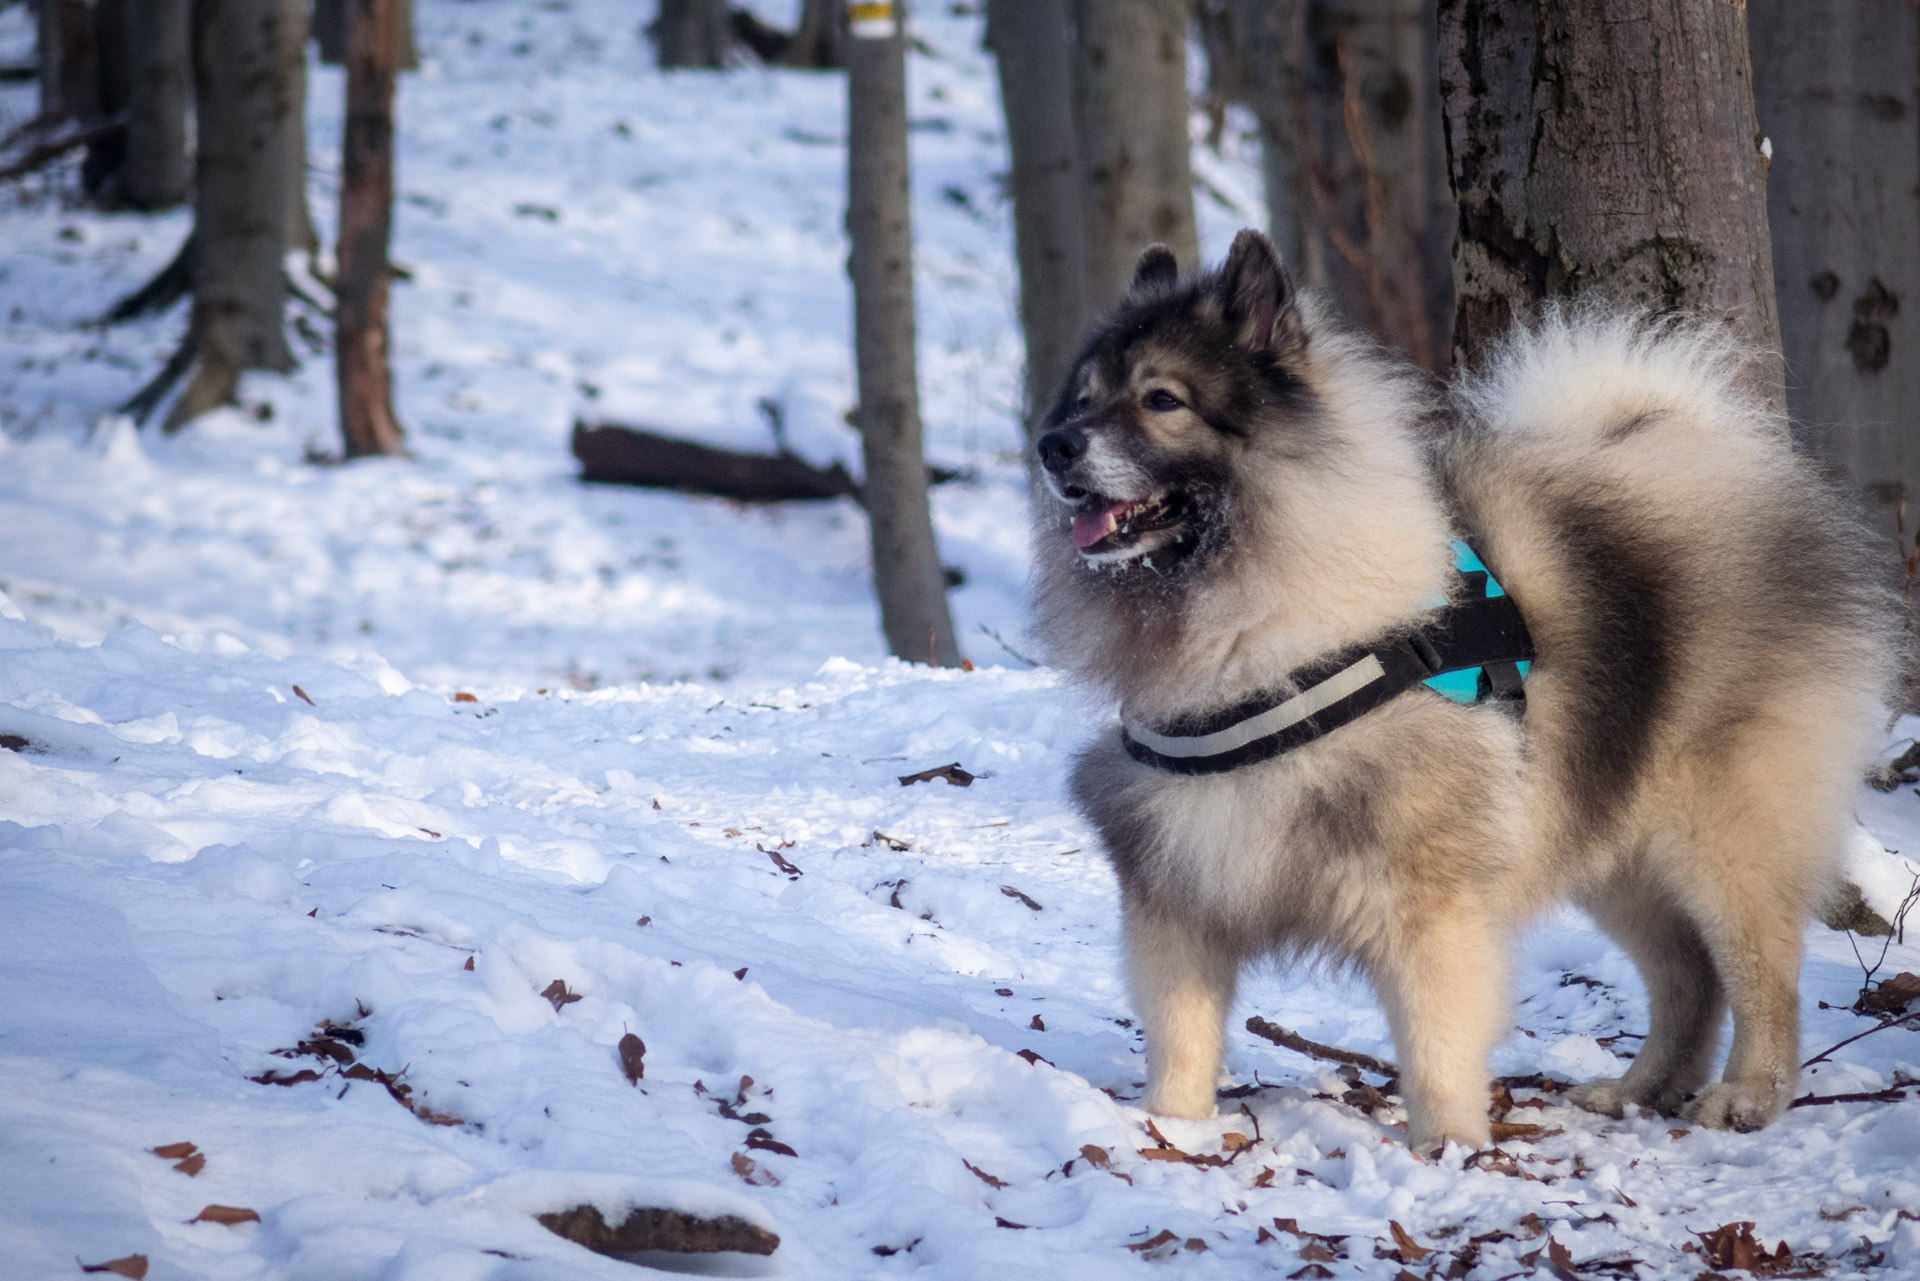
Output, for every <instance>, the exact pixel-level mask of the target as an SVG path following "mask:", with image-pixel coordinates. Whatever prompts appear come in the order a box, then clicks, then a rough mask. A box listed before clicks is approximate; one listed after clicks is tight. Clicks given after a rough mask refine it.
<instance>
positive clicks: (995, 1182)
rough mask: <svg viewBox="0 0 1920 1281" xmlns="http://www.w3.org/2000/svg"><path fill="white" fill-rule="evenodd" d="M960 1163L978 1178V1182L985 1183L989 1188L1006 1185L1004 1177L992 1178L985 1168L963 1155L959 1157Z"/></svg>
mask: <svg viewBox="0 0 1920 1281" xmlns="http://www.w3.org/2000/svg"><path fill="white" fill-rule="evenodd" d="M960 1164H961V1165H964V1166H966V1167H967V1168H968V1169H969V1170H972V1171H973V1177H974V1178H976V1179H978V1180H980V1182H982V1183H984V1184H986V1185H987V1186H988V1187H990V1188H1004V1187H1006V1186H1007V1181H1006V1180H1005V1179H996V1178H994V1177H993V1176H992V1175H991V1174H988V1173H987V1172H986V1171H985V1170H983V1169H981V1168H980V1167H979V1166H977V1165H975V1164H974V1163H973V1162H971V1161H969V1160H967V1159H966V1158H965V1157H961V1158H960Z"/></svg>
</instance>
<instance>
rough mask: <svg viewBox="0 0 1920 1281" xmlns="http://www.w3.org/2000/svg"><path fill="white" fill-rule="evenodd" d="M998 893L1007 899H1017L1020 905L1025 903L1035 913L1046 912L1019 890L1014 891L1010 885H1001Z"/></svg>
mask: <svg viewBox="0 0 1920 1281" xmlns="http://www.w3.org/2000/svg"><path fill="white" fill-rule="evenodd" d="M1000 892H1001V893H1002V894H1004V895H1006V896H1007V897H1008V898H1017V899H1019V900H1020V901H1021V902H1022V903H1025V904H1026V905H1027V906H1028V907H1030V908H1032V909H1033V910H1034V911H1036V912H1040V911H1044V910H1046V909H1044V908H1042V907H1041V906H1040V905H1039V904H1038V903H1036V902H1035V901H1034V900H1033V899H1032V898H1030V897H1029V896H1027V895H1025V894H1022V893H1021V892H1020V891H1019V890H1016V889H1014V888H1013V886H1011V885H1002V886H1001V887H1000Z"/></svg>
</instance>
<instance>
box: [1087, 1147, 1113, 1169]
mask: <svg viewBox="0 0 1920 1281" xmlns="http://www.w3.org/2000/svg"><path fill="white" fill-rule="evenodd" d="M1080 1155H1081V1156H1083V1157H1085V1158H1086V1161H1087V1164H1088V1165H1090V1166H1092V1167H1093V1168H1094V1169H1096V1170H1110V1169H1112V1168H1113V1159H1112V1158H1111V1157H1109V1156H1108V1155H1107V1150H1106V1149H1105V1148H1097V1147H1095V1146H1094V1145H1093V1144H1091V1143H1084V1144H1082V1145H1081V1146H1080Z"/></svg>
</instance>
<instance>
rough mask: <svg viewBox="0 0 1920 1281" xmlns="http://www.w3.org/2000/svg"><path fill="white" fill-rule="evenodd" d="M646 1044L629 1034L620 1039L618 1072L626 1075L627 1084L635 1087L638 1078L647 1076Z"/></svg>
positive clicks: (638, 1080)
mask: <svg viewBox="0 0 1920 1281" xmlns="http://www.w3.org/2000/svg"><path fill="white" fill-rule="evenodd" d="M646 1057H647V1043H646V1042H645V1041H642V1040H641V1039H640V1038H639V1037H637V1036H635V1035H634V1034H633V1033H631V1032H629V1033H627V1034H626V1035H625V1036H623V1037H621V1038H620V1070H621V1071H622V1072H625V1073H626V1074H627V1084H628V1085H634V1086H637V1085H639V1084H640V1078H641V1077H643V1076H645V1075H646V1074H647V1065H646Z"/></svg>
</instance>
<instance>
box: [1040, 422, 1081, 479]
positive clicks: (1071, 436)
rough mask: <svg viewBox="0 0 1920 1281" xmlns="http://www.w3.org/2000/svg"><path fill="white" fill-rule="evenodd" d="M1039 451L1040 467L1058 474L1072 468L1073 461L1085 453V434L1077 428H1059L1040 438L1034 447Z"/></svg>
mask: <svg viewBox="0 0 1920 1281" xmlns="http://www.w3.org/2000/svg"><path fill="white" fill-rule="evenodd" d="M1035 448H1036V449H1038V450H1039V451H1040V465H1041V466H1042V467H1045V468H1046V469H1047V470H1048V471H1053V472H1060V471H1065V470H1066V469H1067V468H1069V467H1071V466H1073V460H1074V459H1076V458H1078V457H1080V455H1082V454H1084V453H1086V452H1087V433H1085V432H1083V431H1081V430H1080V429H1079V428H1077V427H1066V428H1061V429H1060V430H1059V431H1050V432H1048V433H1047V434H1046V435H1044V436H1042V437H1041V438H1040V443H1039V444H1038V445H1036V446H1035Z"/></svg>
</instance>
